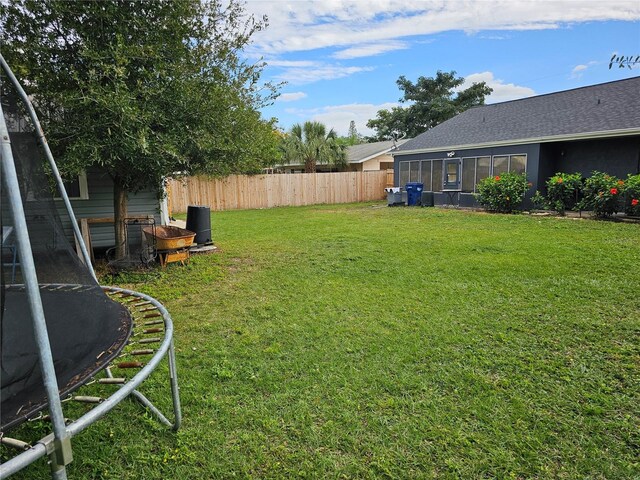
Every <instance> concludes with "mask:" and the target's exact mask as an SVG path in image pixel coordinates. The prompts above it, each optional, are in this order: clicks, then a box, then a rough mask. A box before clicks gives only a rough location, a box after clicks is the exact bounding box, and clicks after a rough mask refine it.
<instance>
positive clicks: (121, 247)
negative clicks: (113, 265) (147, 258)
mask: <svg viewBox="0 0 640 480" xmlns="http://www.w3.org/2000/svg"><path fill="white" fill-rule="evenodd" d="M126 216H127V190H126V189H125V188H124V187H123V186H122V184H121V183H120V179H119V178H118V177H116V178H115V179H114V180H113V219H114V225H113V226H114V230H115V235H116V260H119V259H121V258H123V257H124V255H125V253H126V245H125V241H126V239H127V236H126V231H125V227H124V219H125V218H126Z"/></svg>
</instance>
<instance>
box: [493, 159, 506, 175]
mask: <svg viewBox="0 0 640 480" xmlns="http://www.w3.org/2000/svg"><path fill="white" fill-rule="evenodd" d="M508 171H509V155H496V156H494V157H493V175H494V176H496V175H501V174H503V173H507V172H508Z"/></svg>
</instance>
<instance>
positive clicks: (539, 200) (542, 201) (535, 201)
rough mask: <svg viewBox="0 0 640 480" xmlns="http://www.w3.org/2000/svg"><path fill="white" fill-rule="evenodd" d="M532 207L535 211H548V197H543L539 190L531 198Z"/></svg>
mask: <svg viewBox="0 0 640 480" xmlns="http://www.w3.org/2000/svg"><path fill="white" fill-rule="evenodd" d="M531 205H532V206H533V208H534V209H535V210H546V209H547V208H549V202H547V197H545V196H544V195H542V194H541V193H540V191H539V190H536V193H534V194H533V197H531Z"/></svg>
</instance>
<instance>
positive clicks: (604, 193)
mask: <svg viewBox="0 0 640 480" xmlns="http://www.w3.org/2000/svg"><path fill="white" fill-rule="evenodd" d="M623 188H624V181H622V180H620V179H618V178H617V177H614V176H613V175H607V174H606V173H602V172H593V173H592V174H591V176H590V177H589V178H587V180H586V181H585V183H584V190H583V193H584V197H583V199H582V201H581V202H580V204H579V206H580V208H581V209H582V210H592V211H593V213H594V215H595V216H596V217H601V218H602V217H609V216H611V215H613V214H614V213H617V212H618V211H619V210H620V200H621V198H622V189H623Z"/></svg>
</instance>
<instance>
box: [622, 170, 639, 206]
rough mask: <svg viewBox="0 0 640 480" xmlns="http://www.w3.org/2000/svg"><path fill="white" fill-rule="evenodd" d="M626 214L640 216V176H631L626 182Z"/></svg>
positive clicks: (624, 189) (624, 188) (624, 187)
mask: <svg viewBox="0 0 640 480" xmlns="http://www.w3.org/2000/svg"><path fill="white" fill-rule="evenodd" d="M622 189H623V191H624V213H626V214H627V215H637V216H640V174H637V175H629V176H628V177H627V179H626V180H625V181H624V186H623V188H622Z"/></svg>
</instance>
